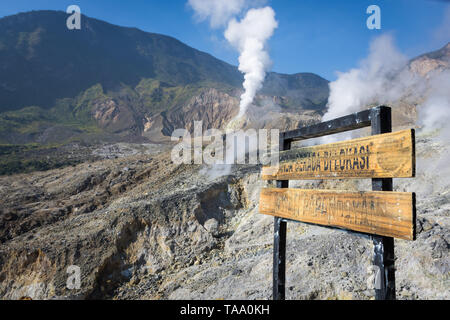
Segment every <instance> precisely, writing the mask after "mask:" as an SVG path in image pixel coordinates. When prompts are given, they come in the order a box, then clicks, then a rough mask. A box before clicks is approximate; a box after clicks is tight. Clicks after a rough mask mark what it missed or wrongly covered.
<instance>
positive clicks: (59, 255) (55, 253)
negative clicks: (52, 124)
mask: <svg viewBox="0 0 450 320" xmlns="http://www.w3.org/2000/svg"><path fill="white" fill-rule="evenodd" d="M431 150H433V151H435V152H437V153H438V154H442V153H446V152H448V150H447V149H446V146H443V145H442V144H439V143H438V142H436V141H434V140H433V137H430V136H419V137H418V138H417V156H418V163H419V164H424V163H427V162H426V161H427V160H429V159H428V158H429V154H430V151H431ZM103 151H104V152H105V150H103ZM116 156H117V155H116ZM111 158H113V159H106V160H99V161H94V162H89V163H83V164H79V165H77V166H75V167H67V168H61V169H55V170H50V171H46V172H37V173H31V174H22V175H15V176H11V177H9V176H4V177H2V178H0V186H1V187H0V199H1V200H0V208H1V212H0V217H1V220H0V230H2V232H1V234H0V241H1V245H0V296H1V297H2V298H3V299H19V298H21V297H31V298H32V299H67V298H70V299H89V298H94V299H95V298H101V299H199V298H200V299H270V298H271V281H272V280H271V279H272V228H273V218H272V217H269V216H264V215H260V214H259V213H258V194H259V191H260V189H261V187H263V186H264V184H265V182H262V181H261V180H260V176H259V172H260V168H259V167H258V166H250V165H240V166H236V167H234V168H233V169H232V171H231V173H230V175H228V176H222V177H218V178H216V179H211V178H210V177H208V176H205V173H204V172H205V171H202V170H201V169H202V167H201V166H196V165H181V166H175V165H174V164H172V162H171V160H170V155H169V153H168V152H167V151H164V150H158V149H154V150H153V152H150V153H149V154H130V153H128V154H126V152H123V153H122V154H121V155H120V156H119V157H117V158H115V156H112V157H111ZM419 168H421V167H420V166H419ZM447 171H448V170H447ZM418 172H419V173H418V176H417V177H416V178H415V179H395V181H394V184H395V187H396V190H399V191H416V192H417V199H418V200H417V210H418V212H417V214H418V225H417V229H418V237H417V240H416V241H414V242H411V241H403V240H396V241H395V245H396V255H397V260H396V269H397V273H396V275H397V282H396V286H397V296H398V298H399V299H449V298H450V296H449V290H448V289H449V271H450V270H449V266H450V256H449V241H450V239H449V234H450V233H449V228H450V219H449V210H450V205H449V203H450V201H449V197H450V194H449V193H448V190H449V184H448V181H442V183H437V181H441V180H439V174H440V172H439V171H438V170H430V168H427V170H424V171H420V170H418ZM433 180H434V181H435V183H434V184H430V181H433ZM291 187H303V188H312V187H315V188H337V187H339V188H343V189H348V190H353V189H355V190H356V189H359V190H365V189H366V190H370V181H367V180H362V181H356V180H346V181H342V182H323V181H317V182H308V183H300V182H297V183H292V184H291ZM372 250H373V246H372V243H371V240H370V239H369V238H368V237H367V236H362V235H359V234H355V233H350V232H346V231H340V230H332V229H327V228H321V227H316V226H308V225H305V224H301V223H289V224H288V248H287V259H288V260H287V263H288V264H287V298H288V299H372V298H373V290H372V288H371V287H370V285H368V284H367V279H368V278H369V277H370V275H371V268H370V265H371V257H372ZM71 265H77V266H79V267H80V269H81V288H80V289H79V290H76V289H74V290H69V289H67V288H66V281H67V278H68V276H69V275H68V274H67V273H66V272H67V268H68V267H69V266H71Z"/></svg>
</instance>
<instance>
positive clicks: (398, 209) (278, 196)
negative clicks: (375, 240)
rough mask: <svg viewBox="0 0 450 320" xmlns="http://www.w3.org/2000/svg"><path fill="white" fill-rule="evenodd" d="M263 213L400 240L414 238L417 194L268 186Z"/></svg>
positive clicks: (260, 203) (261, 207)
mask: <svg viewBox="0 0 450 320" xmlns="http://www.w3.org/2000/svg"><path fill="white" fill-rule="evenodd" d="M259 211H260V213H263V214H268V215H272V216H277V217H282V218H287V219H292V220H297V221H303V222H308V223H314V224H320V225H324V226H333V227H339V228H344V229H349V230H355V231H359V232H364V233H370V234H377V235H382V236H387V237H395V238H400V239H407V240H414V239H415V224H416V221H415V195H414V193H407V192H385V191H371V192H346V191H335V190H303V189H287V188H284V189H280V188H266V189H263V190H262V191H261V196H260V202H259Z"/></svg>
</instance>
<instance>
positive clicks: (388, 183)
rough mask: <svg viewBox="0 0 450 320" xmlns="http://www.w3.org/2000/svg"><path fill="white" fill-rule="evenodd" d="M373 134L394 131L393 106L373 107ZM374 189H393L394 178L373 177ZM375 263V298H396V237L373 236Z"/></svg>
mask: <svg viewBox="0 0 450 320" xmlns="http://www.w3.org/2000/svg"><path fill="white" fill-rule="evenodd" d="M370 121H371V126H372V134H381V133H388V132H391V131H392V118H391V108H389V107H385V106H380V107H377V108H373V109H371V112H370ZM372 190H373V191H392V190H393V188H392V178H387V179H386V178H383V179H372ZM372 241H373V245H374V256H373V264H374V265H375V266H376V278H375V299H376V300H395V266H394V261H395V255H394V238H392V237H383V236H377V235H373V236H372Z"/></svg>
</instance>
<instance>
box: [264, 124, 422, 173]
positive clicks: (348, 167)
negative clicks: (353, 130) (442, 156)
mask: <svg viewBox="0 0 450 320" xmlns="http://www.w3.org/2000/svg"><path fill="white" fill-rule="evenodd" d="M414 144H415V138H414V129H410V130H402V131H397V132H393V133H385V134H379V135H374V136H369V137H364V138H358V139H353V140H348V141H341V142H336V143H330V144H324V145H318V146H311V147H303V148H297V149H292V150H289V151H283V152H280V165H279V166H278V167H269V166H266V167H263V169H262V179H264V180H275V179H276V180H290V179H339V178H410V177H414V175H415V145H414Z"/></svg>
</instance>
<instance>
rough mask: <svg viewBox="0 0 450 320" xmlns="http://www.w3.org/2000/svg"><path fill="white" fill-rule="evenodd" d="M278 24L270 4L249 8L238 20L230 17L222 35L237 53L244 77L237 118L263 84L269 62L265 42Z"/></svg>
mask: <svg viewBox="0 0 450 320" xmlns="http://www.w3.org/2000/svg"><path fill="white" fill-rule="evenodd" d="M277 27H278V23H277V21H276V20H275V12H274V11H273V9H272V8H270V7H265V8H260V9H251V10H249V11H248V12H247V15H246V16H245V18H244V19H242V20H241V21H240V22H238V21H236V19H233V20H231V21H230V23H229V24H228V29H227V30H226V31H225V38H226V39H227V40H228V41H229V42H230V43H231V44H232V45H233V46H234V47H235V48H236V49H237V50H238V51H239V52H240V56H239V70H240V71H241V72H242V73H244V79H245V80H244V84H243V86H244V90H245V92H244V94H242V96H241V102H240V107H239V114H238V116H237V118H241V117H242V116H243V115H244V114H245V111H246V110H247V108H248V106H249V105H250V104H251V103H252V102H253V99H254V98H255V95H256V92H257V91H258V90H260V89H261V87H262V84H263V82H264V78H265V76H266V71H267V70H268V69H269V67H270V65H271V61H270V57H269V53H268V52H267V48H266V43H267V40H268V39H269V38H270V37H271V36H272V35H273V32H274V30H275V29H276V28H277Z"/></svg>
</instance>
